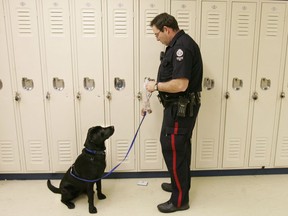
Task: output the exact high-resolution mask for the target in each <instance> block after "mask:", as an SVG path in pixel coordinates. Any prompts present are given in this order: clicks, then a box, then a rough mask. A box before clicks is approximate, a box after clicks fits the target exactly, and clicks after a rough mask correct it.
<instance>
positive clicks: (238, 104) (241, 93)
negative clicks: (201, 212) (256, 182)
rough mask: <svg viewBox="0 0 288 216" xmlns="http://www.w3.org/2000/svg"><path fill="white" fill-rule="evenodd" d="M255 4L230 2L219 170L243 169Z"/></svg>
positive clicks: (251, 72)
mask: <svg viewBox="0 0 288 216" xmlns="http://www.w3.org/2000/svg"><path fill="white" fill-rule="evenodd" d="M255 16H256V3H253V2H252V3H247V2H245V3H239V2H233V3H232V15H231V18H232V20H231V32H230V49H229V68H228V84H227V86H228V93H229V95H230V97H229V98H228V99H227V107H226V120H225V138H224V156H223V167H225V168H226V167H227V168H233V167H234V168H237V167H243V166H244V155H245V147H246V142H247V140H246V136H247V124H248V113H249V104H250V95H251V93H250V91H251V78H252V74H253V71H252V70H253V68H252V65H253V50H254V38H255Z"/></svg>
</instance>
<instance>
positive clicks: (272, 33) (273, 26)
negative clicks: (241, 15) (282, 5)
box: [266, 14, 280, 37]
mask: <svg viewBox="0 0 288 216" xmlns="http://www.w3.org/2000/svg"><path fill="white" fill-rule="evenodd" d="M279 22H280V17H279V15H278V14H268V17H267V23H266V36H267V37H277V36H278V31H279V26H278V25H279Z"/></svg>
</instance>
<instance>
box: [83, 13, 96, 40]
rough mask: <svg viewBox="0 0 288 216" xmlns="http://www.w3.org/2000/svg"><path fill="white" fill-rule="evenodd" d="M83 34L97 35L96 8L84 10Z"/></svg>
mask: <svg viewBox="0 0 288 216" xmlns="http://www.w3.org/2000/svg"><path fill="white" fill-rule="evenodd" d="M82 34H83V36H86V37H91V36H95V35H96V21H95V10H92V9H83V10H82Z"/></svg>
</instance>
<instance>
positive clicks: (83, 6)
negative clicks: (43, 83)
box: [74, 0, 105, 150]
mask: <svg viewBox="0 0 288 216" xmlns="http://www.w3.org/2000/svg"><path fill="white" fill-rule="evenodd" d="M74 5H75V7H74V10H75V24H76V25H75V29H74V31H75V35H76V38H75V44H76V59H75V62H76V73H77V85H75V91H74V92H75V93H76V95H77V102H78V103H77V104H78V108H79V126H78V130H80V137H79V139H78V140H79V148H80V149H82V148H83V144H84V142H85V139H86V135H87V131H88V129H89V128H90V127H91V126H95V125H102V126H104V125H105V121H104V117H105V115H104V114H105V112H104V77H103V74H104V73H103V50H102V41H103V38H102V33H103V32H102V5H101V0H87V1H74ZM80 149H79V150H80Z"/></svg>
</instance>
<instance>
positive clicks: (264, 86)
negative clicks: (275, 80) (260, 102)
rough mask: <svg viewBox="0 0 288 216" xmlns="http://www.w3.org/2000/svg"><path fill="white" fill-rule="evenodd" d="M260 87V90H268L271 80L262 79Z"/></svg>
mask: <svg viewBox="0 0 288 216" xmlns="http://www.w3.org/2000/svg"><path fill="white" fill-rule="evenodd" d="M260 87H261V89H262V90H268V89H269V88H270V87H271V80H270V79H266V78H262V79H261V83H260Z"/></svg>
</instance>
